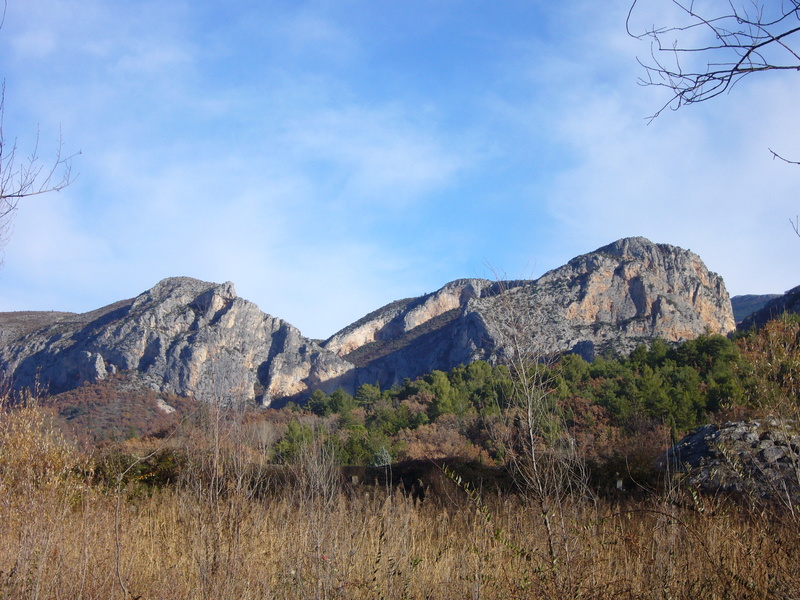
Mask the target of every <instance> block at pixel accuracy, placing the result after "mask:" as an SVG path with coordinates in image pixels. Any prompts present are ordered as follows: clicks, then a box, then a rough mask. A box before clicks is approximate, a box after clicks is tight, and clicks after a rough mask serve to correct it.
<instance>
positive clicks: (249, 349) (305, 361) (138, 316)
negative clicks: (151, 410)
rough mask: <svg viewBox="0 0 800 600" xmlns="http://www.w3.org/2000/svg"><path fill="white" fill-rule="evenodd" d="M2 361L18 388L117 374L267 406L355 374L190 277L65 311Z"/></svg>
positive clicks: (289, 330) (279, 324) (62, 385)
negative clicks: (89, 308) (82, 311)
mask: <svg viewBox="0 0 800 600" xmlns="http://www.w3.org/2000/svg"><path fill="white" fill-rule="evenodd" d="M0 322H2V319H0ZM0 360H2V366H3V370H4V372H5V373H6V374H7V376H11V377H13V380H14V383H15V385H16V386H18V387H23V386H24V387H32V386H34V385H38V386H40V387H44V388H46V389H48V390H49V391H52V392H58V391H63V390H65V389H70V388H72V387H75V386H77V385H80V384H81V383H83V382H87V381H88V382H94V381H97V380H98V379H102V378H103V377H106V376H107V375H108V373H113V372H115V371H118V370H119V371H130V372H136V373H138V375H139V380H140V381H141V382H142V383H144V384H146V385H148V386H150V387H153V388H155V389H158V390H160V391H165V392H171V393H177V394H181V395H188V396H195V397H197V398H198V399H201V400H224V401H226V402H227V401H238V400H241V401H256V402H259V403H261V404H265V405H268V404H269V403H270V402H271V401H272V400H273V399H274V398H283V397H286V396H293V395H296V394H303V393H304V392H306V391H307V390H309V389H310V388H315V387H323V388H324V387H326V386H325V384H326V383H328V382H330V385H332V386H334V385H338V383H339V382H342V383H345V384H346V383H347V377H348V374H349V373H350V371H352V365H350V364H349V363H347V362H346V361H344V360H342V359H340V358H339V357H337V356H336V355H335V354H333V353H331V352H328V351H326V350H323V349H322V348H320V347H319V346H318V345H317V344H315V343H314V342H312V341H311V340H308V339H306V338H304V337H303V336H302V335H301V334H300V332H299V331H298V330H297V329H296V328H295V327H293V326H291V325H290V324H288V323H286V322H285V321H283V320H281V319H277V318H275V317H271V316H269V315H267V314H265V313H263V312H261V310H259V308H258V307H257V306H256V305H255V304H253V303H252V302H248V301H247V300H244V299H242V298H239V297H238V296H237V295H236V292H235V291H234V288H233V285H232V284H231V283H224V284H214V283H207V282H204V281H198V280H196V279H190V278H187V277H175V278H170V279H165V280H163V281H161V282H160V283H158V284H157V285H156V286H154V287H153V288H152V289H150V290H147V291H146V292H144V293H142V294H140V295H139V296H137V297H136V298H133V299H132V300H126V301H122V302H118V303H116V304H113V305H110V306H108V307H105V308H102V309H99V310H97V311H93V312H90V313H85V314H81V315H63V314H62V315H61V316H60V318H58V319H57V320H55V322H52V323H49V324H47V325H45V326H44V327H42V328H40V329H37V330H34V331H32V332H29V333H27V334H26V335H23V336H22V337H20V338H17V339H16V340H14V341H13V342H11V343H10V344H9V345H8V346H7V347H6V348H4V349H2V352H0ZM334 389H335V388H334ZM331 391H332V390H331Z"/></svg>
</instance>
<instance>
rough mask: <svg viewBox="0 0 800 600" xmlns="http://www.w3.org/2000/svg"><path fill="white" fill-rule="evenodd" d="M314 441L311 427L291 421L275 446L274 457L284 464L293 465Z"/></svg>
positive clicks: (295, 420) (294, 420)
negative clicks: (304, 449)
mask: <svg viewBox="0 0 800 600" xmlns="http://www.w3.org/2000/svg"><path fill="white" fill-rule="evenodd" d="M313 439H314V432H313V430H312V429H311V425H308V424H303V423H300V421H298V420H297V419H292V420H291V421H289V424H288V425H287V426H286V431H285V432H284V434H283V437H282V438H281V439H280V441H279V442H278V443H277V444H275V457H276V458H277V459H278V461H279V462H282V463H284V464H295V463H296V462H297V461H298V459H299V458H300V453H301V452H302V450H303V448H305V447H306V446H307V445H308V444H310V443H311V441H312V440H313Z"/></svg>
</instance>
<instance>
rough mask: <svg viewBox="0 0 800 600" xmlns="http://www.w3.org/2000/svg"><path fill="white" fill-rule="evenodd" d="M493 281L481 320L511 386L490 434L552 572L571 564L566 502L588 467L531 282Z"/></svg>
mask: <svg viewBox="0 0 800 600" xmlns="http://www.w3.org/2000/svg"><path fill="white" fill-rule="evenodd" d="M498 284H499V285H498V293H497V294H496V295H494V296H492V297H490V298H488V299H487V300H488V302H487V305H486V307H485V309H486V313H485V314H486V326H487V328H488V329H489V333H490V335H491V337H492V338H493V339H494V340H495V341H496V348H497V359H498V361H499V362H501V363H502V364H505V365H506V367H507V368H508V370H509V375H510V378H511V382H512V389H511V397H510V398H509V399H508V400H509V403H508V404H507V405H506V406H505V407H502V410H501V421H500V427H499V428H498V430H497V431H496V438H498V439H497V441H498V442H499V443H500V444H501V445H502V447H503V448H504V449H505V450H506V456H507V459H508V461H509V463H510V467H511V469H512V472H513V473H514V475H515V476H516V479H517V481H518V482H519V484H520V486H521V488H522V490H523V492H524V494H525V498H526V499H527V500H529V501H530V502H531V503H532V505H533V506H534V507H535V508H536V509H537V510H538V512H539V515H540V517H541V519H542V523H543V524H544V526H545V529H546V530H547V554H548V558H549V560H550V562H551V567H552V573H553V574H555V572H556V570H555V565H556V564H557V563H558V562H564V563H566V564H567V565H568V567H569V565H570V564H571V561H572V557H573V554H574V551H575V549H574V548H572V546H571V544H570V541H569V540H570V536H569V533H568V529H569V524H568V520H569V519H568V518H567V513H568V511H567V507H568V506H569V507H575V506H577V504H579V503H580V502H581V501H582V499H584V498H586V497H587V495H588V487H587V472H586V465H585V462H584V461H583V459H582V457H581V456H580V454H579V453H578V449H577V447H576V444H575V440H574V438H573V437H572V436H571V435H570V432H569V430H568V429H567V426H566V422H565V418H564V415H563V412H562V410H561V407H560V406H559V404H558V401H557V398H556V397H555V395H554V393H553V383H554V382H553V378H552V370H551V368H550V367H551V362H552V359H553V354H552V352H550V351H549V350H548V349H547V348H546V347H544V345H543V342H542V339H541V336H539V335H538V333H539V332H540V331H541V330H542V329H543V328H544V326H545V321H546V316H545V315H544V313H543V311H542V310H541V308H540V307H539V306H538V305H537V303H536V301H535V299H534V298H533V296H532V294H531V289H530V286H519V287H510V286H508V285H506V284H505V282H504V281H502V280H500V281H499V282H498ZM568 570H569V569H568ZM563 583H565V584H569V583H571V582H563Z"/></svg>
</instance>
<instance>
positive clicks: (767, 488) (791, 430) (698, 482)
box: [658, 418, 800, 505]
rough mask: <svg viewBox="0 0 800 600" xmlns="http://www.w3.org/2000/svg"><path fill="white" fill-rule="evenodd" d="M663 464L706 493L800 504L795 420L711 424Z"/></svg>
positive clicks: (676, 448)
mask: <svg viewBox="0 0 800 600" xmlns="http://www.w3.org/2000/svg"><path fill="white" fill-rule="evenodd" d="M658 466H659V467H661V468H662V469H664V468H667V467H669V468H670V470H671V471H672V472H676V473H678V474H679V475H680V478H681V479H682V480H683V481H684V483H687V484H689V485H691V486H693V487H695V488H697V489H700V490H702V491H706V492H711V493H716V492H728V493H733V494H738V495H744V496H749V497H751V498H757V499H766V500H771V501H776V502H781V503H787V502H791V503H792V504H794V505H797V504H798V503H800V434H799V433H798V431H797V428H796V424H795V423H793V422H790V421H786V420H782V419H774V418H771V419H764V420H762V421H737V422H727V423H723V424H722V425H705V426H703V427H700V428H699V429H696V430H695V431H693V432H692V433H690V434H689V435H687V436H686V437H685V438H683V439H682V440H681V441H680V442H678V443H677V444H676V445H675V446H673V447H672V448H670V450H669V451H668V452H667V453H666V455H665V456H664V457H663V458H662V460H661V462H660V464H659V465H658Z"/></svg>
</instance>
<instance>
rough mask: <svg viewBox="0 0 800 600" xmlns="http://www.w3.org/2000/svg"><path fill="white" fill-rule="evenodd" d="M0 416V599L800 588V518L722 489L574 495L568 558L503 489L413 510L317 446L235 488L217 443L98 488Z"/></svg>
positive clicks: (793, 593) (49, 443)
mask: <svg viewBox="0 0 800 600" xmlns="http://www.w3.org/2000/svg"><path fill="white" fill-rule="evenodd" d="M1 418H2V423H1V424H0V450H2V452H0V493H1V495H0V520H1V521H2V524H3V526H2V528H0V598H9V599H11V598H14V599H27V598H36V599H39V598H41V599H45V598H47V599H49V598H52V599H60V598H70V599H103V600H106V599H113V598H118V599H127V598H142V599H149V598H154V599H155V598H168V599H183V598H185V599H200V598H236V599H250V598H252V599H256V598H259V599H260V598H303V599H305V598H370V599H372V598H387V599H390V598H391V599H394V598H397V599H401V598H443V599H447V598H458V599H459V600H460V599H463V598H487V599H489V598H538V597H542V598H615V597H619V598H678V599H679V598H687V599H688V598H692V599H694V598H737V599H738V598H792V597H797V596H798V595H799V594H800V576H799V575H798V569H797V567H796V557H797V556H798V555H800V538H798V532H797V530H796V528H794V526H793V525H792V524H791V522H790V521H787V522H784V521H783V520H782V519H781V517H780V514H777V513H776V514H770V513H767V512H756V511H752V510H749V509H748V507H743V506H740V505H736V504H733V503H729V502H725V501H723V500H722V499H709V498H702V497H696V496H695V497H693V496H691V495H689V496H686V497H678V496H676V497H675V498H672V499H668V498H666V497H664V496H653V497H650V498H647V499H644V500H640V501H635V502H634V501H624V500H620V501H618V502H611V501H608V500H604V501H598V502H594V503H587V502H581V501H580V500H574V501H573V500H570V501H569V503H568V504H566V505H564V506H563V507H562V513H563V514H564V515H565V516H566V519H565V521H564V523H565V525H564V534H565V535H567V536H568V537H569V539H568V542H569V545H570V547H571V548H573V553H572V556H571V560H570V561H569V562H568V563H567V562H565V561H555V562H554V561H553V560H552V553H551V550H550V549H549V547H548V534H547V531H546V527H545V524H544V523H543V521H542V519H541V516H540V515H539V514H538V510H539V508H538V506H537V507H534V506H532V505H531V503H529V502H525V501H524V499H519V498H516V497H514V496H496V495H487V496H485V497H480V498H481V499H480V502H477V501H476V499H475V498H476V497H478V496H473V497H472V498H470V496H469V495H468V494H467V493H466V492H465V491H464V490H463V489H462V490H461V491H459V492H458V495H456V496H448V497H446V498H439V499H435V498H428V499H426V500H425V501H424V502H422V503H415V502H414V501H413V500H411V499H410V498H408V497H406V496H404V495H403V494H401V493H400V492H398V491H393V490H387V489H386V488H374V487H358V488H354V489H351V488H347V487H345V486H343V485H342V483H341V482H339V481H336V482H334V483H330V481H331V480H330V479H329V478H328V477H329V475H330V473H329V472H326V471H325V469H327V468H328V465H329V464H330V463H329V462H327V459H326V457H325V456H324V455H320V454H314V453H313V452H312V453H310V454H309V456H308V460H309V461H312V463H313V464H310V465H307V467H306V468H299V469H297V471H296V473H297V474H299V476H300V478H299V479H298V478H295V479H286V480H285V481H284V483H283V484H282V485H281V486H278V485H277V484H276V483H275V482H272V483H271V484H269V482H264V481H260V482H259V485H256V486H253V485H249V484H244V483H243V484H241V485H239V483H237V482H247V481H251V482H252V481H253V479H252V477H249V478H243V477H240V478H238V479H237V473H240V466H237V465H238V464H239V463H236V462H235V461H227V460H224V456H225V454H224V452H221V454H220V456H219V457H218V459H214V458H213V455H212V458H211V459H210V460H211V461H212V462H211V463H210V464H211V466H212V467H213V468H212V470H211V471H208V470H207V469H206V467H203V463H198V464H200V466H198V467H197V468H196V472H195V473H196V474H195V475H191V477H190V480H189V481H184V482H183V483H181V484H176V485H172V486H166V487H162V488H146V487H142V486H141V484H138V483H137V482H136V481H127V482H126V483H125V484H124V485H120V486H119V489H118V488H117V487H115V486H103V485H98V484H96V483H92V482H91V476H92V473H91V469H89V468H88V464H89V462H88V461H87V460H86V459H85V457H83V456H81V455H80V453H78V452H76V451H75V450H74V449H72V448H71V447H70V446H69V445H68V444H67V443H66V442H65V441H64V440H63V439H62V438H61V437H60V436H59V435H58V434H57V433H56V432H55V431H54V430H53V429H52V428H50V427H49V426H48V424H47V422H46V419H45V418H44V416H43V414H42V413H41V411H39V410H38V409H36V408H35V407H30V408H27V409H23V410H21V411H13V412H4V413H3V414H2V417H1ZM212 439H213V438H212ZM195 452H196V453H197V454H198V455H199V454H201V453H200V451H199V450H195ZM226 465H227V466H226ZM206 466H207V465H206ZM312 467H313V469H312ZM203 469H206V470H205V471H204V470H203ZM314 469H316V471H314ZM187 472H188V473H190V474H191V473H192V471H191V470H188V471H187ZM311 472H313V473H316V474H315V475H314V477H316V478H317V479H316V481H315V482H312V484H311V485H309V482H308V481H303V480H302V474H303V473H311ZM203 482H205V484H204V483H203ZM320 482H322V485H323V486H328V487H327V488H326V489H321V488H319V487H318V486H319V485H320ZM326 482H328V483H326ZM267 484H269V485H267ZM203 485H206V486H208V485H213V486H214V487H213V489H211V490H210V491H209V489H208V488H204V487H203ZM668 500H670V501H668Z"/></svg>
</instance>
